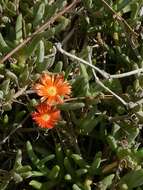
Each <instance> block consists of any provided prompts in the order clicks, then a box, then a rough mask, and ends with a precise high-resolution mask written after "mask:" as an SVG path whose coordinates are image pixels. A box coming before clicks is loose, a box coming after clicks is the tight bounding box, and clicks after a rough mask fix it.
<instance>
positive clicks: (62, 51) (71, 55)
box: [55, 43, 110, 79]
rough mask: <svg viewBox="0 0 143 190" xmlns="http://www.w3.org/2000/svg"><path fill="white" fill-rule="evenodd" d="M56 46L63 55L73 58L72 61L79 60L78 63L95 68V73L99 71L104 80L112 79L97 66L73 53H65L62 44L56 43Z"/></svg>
mask: <svg viewBox="0 0 143 190" xmlns="http://www.w3.org/2000/svg"><path fill="white" fill-rule="evenodd" d="M55 45H56V48H57V49H58V50H59V51H60V52H61V53H62V54H64V55H67V56H68V57H71V58H72V59H74V60H77V61H79V62H81V63H83V64H85V65H88V66H90V67H91V68H93V69H94V70H95V71H97V72H98V73H100V74H101V75H102V76H103V77H104V78H106V79H108V78H110V77H109V74H108V73H106V72H105V71H102V70H101V69H99V68H98V67H96V66H94V65H92V64H90V63H89V62H88V61H85V60H83V59H81V58H79V57H77V56H76V55H73V54H71V53H68V52H67V51H65V50H64V49H62V46H61V43H56V44H55Z"/></svg>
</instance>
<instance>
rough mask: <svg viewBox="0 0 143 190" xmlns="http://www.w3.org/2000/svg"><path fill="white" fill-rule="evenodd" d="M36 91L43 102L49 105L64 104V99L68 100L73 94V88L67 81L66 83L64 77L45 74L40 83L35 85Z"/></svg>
mask: <svg viewBox="0 0 143 190" xmlns="http://www.w3.org/2000/svg"><path fill="white" fill-rule="evenodd" d="M34 90H35V91H36V92H37V94H38V95H39V96H42V98H41V100H42V101H45V100H46V102H47V103H48V104H55V103H63V97H64V98H68V97H69V95H70V94H71V86H70V84H69V83H68V82H67V81H64V78H63V76H62V75H48V74H43V75H42V76H41V78H40V83H37V84H35V86H34Z"/></svg>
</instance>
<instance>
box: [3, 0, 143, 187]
mask: <svg viewBox="0 0 143 190" xmlns="http://www.w3.org/2000/svg"><path fill="white" fill-rule="evenodd" d="M106 2H107V4H108V5H109V6H110V7H111V8H112V9H113V10H115V11H116V13H118V14H119V15H120V16H122V18H124V19H125V20H126V21H127V23H128V24H129V26H130V28H129V27H127V25H126V24H125V22H124V21H123V20H120V19H118V18H117V16H115V15H114V13H113V12H112V10H111V9H109V7H108V6H106V4H105V3H104V1H102V0H96V1H95V0H81V2H80V3H78V4H77V6H75V7H74V9H72V10H71V11H69V12H68V13H66V14H65V15H63V16H60V17H59V18H58V19H57V20H56V22H55V23H54V24H53V25H51V26H50V27H49V28H48V29H47V30H45V31H43V32H41V33H40V34H37V35H36V36H35V37H34V38H33V40H32V41H30V42H29V43H27V44H26V45H25V46H23V47H22V48H21V49H20V50H19V51H17V52H16V53H15V54H14V55H13V56H12V57H10V58H9V59H7V60H6V61H5V62H4V63H3V64H0V108H1V112H0V115H1V117H0V155H1V156H0V189H1V190H4V189H21V190H26V189H39V190H48V189H63V190H64V189H65V190H68V189H69V190H70V189H72V190H91V189H98V190H106V189H110V190H113V189H119V190H132V189H136V190H141V189H142V188H143V149H142V145H143V143H142V138H143V137H142V126H143V125H142V123H143V107H142V104H139V105H137V106H136V107H134V109H127V108H125V107H124V105H122V104H121V103H120V102H119V101H117V100H116V99H115V98H114V97H113V96H112V95H110V94H109V92H107V91H105V90H104V89H102V88H101V87H100V86H98V84H96V81H95V79H94V77H93V73H92V70H91V68H90V67H87V66H85V65H83V64H79V63H78V62H77V61H76V60H74V59H72V58H68V57H67V56H65V55H62V54H60V52H58V51H57V50H56V48H55V45H54V44H55V43H56V42H62V45H63V48H64V49H65V50H66V51H68V52H70V53H71V54H75V55H77V56H78V57H80V58H82V59H84V60H87V61H88V58H89V53H90V52H91V51H92V56H91V58H92V62H93V64H95V65H96V66H97V67H99V68H100V69H102V70H105V71H106V72H108V73H110V74H115V73H117V72H119V71H120V72H121V73H122V72H128V71H130V70H133V69H138V68H142V67H143V61H142V59H143V34H142V32H143V29H142V22H143V17H142V13H141V9H142V0H119V1H114V0H106ZM69 3H71V1H68V0H67V1H66V0H20V1H19V0H1V1H0V59H2V58H3V57H4V56H5V55H6V54H7V53H9V52H11V51H12V50H13V49H14V48H15V47H16V46H17V45H18V44H20V43H22V42H23V40H24V39H26V38H27V37H28V36H30V35H32V33H33V32H34V31H35V30H37V29H38V28H39V27H40V26H41V25H42V24H43V23H44V22H46V21H47V20H49V19H50V18H51V17H53V16H54V15H55V14H56V13H57V12H59V11H61V10H63V9H64V7H65V5H68V4H69ZM131 28H133V29H134V31H135V32H136V33H138V37H136V36H135V34H134V33H133V31H132V30H131ZM42 72H51V73H63V74H64V76H65V79H67V80H68V81H69V82H70V83H71V85H72V97H73V99H71V101H69V102H68V103H65V104H63V105H61V106H59V108H60V109H61V111H62V119H61V121H60V122H59V123H58V125H57V127H56V128H54V129H52V130H49V131H45V130H44V131H43V130H41V129H40V128H38V127H37V126H36V125H35V124H34V123H33V121H32V119H31V116H30V114H31V112H32V111H33V110H34V107H35V105H37V104H38V102H39V97H37V96H36V95H35V94H34V93H33V91H32V90H31V89H32V85H33V84H34V82H36V81H37V79H38V78H39V76H40V74H41V73H42ZM99 78H100V79H101V81H102V82H103V83H104V84H105V85H106V86H107V87H108V88H110V89H111V90H113V91H114V92H115V93H116V94H118V95H119V96H121V97H123V98H124V99H125V100H126V101H127V102H136V101H138V100H140V99H141V98H142V97H143V78H142V75H138V74H137V75H135V76H130V77H126V78H123V79H112V80H111V79H110V80H105V79H104V80H103V78H102V77H101V76H100V75H99Z"/></svg>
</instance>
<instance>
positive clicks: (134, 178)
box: [119, 169, 143, 190]
mask: <svg viewBox="0 0 143 190" xmlns="http://www.w3.org/2000/svg"><path fill="white" fill-rule="evenodd" d="M124 184H126V185H127V187H128V189H130V190H132V189H133V188H136V187H139V186H141V185H143V170H142V169H141V170H136V171H131V172H129V173H127V174H126V175H124V176H123V177H122V178H121V180H120V182H119V187H122V185H124ZM120 189H121V188H120Z"/></svg>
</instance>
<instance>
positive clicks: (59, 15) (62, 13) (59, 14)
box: [0, 0, 80, 63]
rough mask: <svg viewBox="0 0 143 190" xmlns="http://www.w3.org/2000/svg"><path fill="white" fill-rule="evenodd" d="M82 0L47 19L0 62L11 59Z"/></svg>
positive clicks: (75, 1) (75, 0) (77, 0)
mask: <svg viewBox="0 0 143 190" xmlns="http://www.w3.org/2000/svg"><path fill="white" fill-rule="evenodd" d="M79 2H80V0H74V1H73V2H72V3H71V4H70V5H68V6H66V7H65V8H64V9H63V10H62V11H60V12H58V13H57V14H55V15H54V16H53V17H51V18H50V20H48V21H46V22H45V23H44V24H43V25H42V26H40V27H39V28H38V29H37V30H36V31H35V32H34V33H33V34H31V36H28V37H27V38H26V39H24V41H23V42H22V43H21V44H19V45H18V46H16V47H15V48H14V49H13V50H12V51H10V52H9V53H8V54H6V55H5V56H4V57H3V58H2V59H1V60H0V63H4V62H5V61H6V60H7V59H9V58H10V57H11V56H12V55H14V54H15V53H16V52H17V51H19V50H20V49H21V48H22V47H24V46H25V45H26V44H27V43H28V42H30V41H31V40H32V39H33V38H34V37H35V36H36V35H37V34H39V33H41V32H43V31H45V30H46V29H47V28H49V27H50V25H51V24H53V23H54V22H55V21H56V20H57V19H58V18H59V17H61V16H62V15H64V14H65V13H66V12H68V11H69V10H70V9H72V8H73V7H74V6H75V5H76V4H78V3H79Z"/></svg>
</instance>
